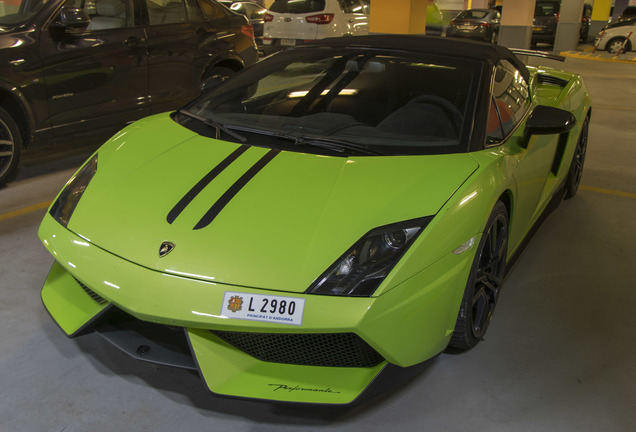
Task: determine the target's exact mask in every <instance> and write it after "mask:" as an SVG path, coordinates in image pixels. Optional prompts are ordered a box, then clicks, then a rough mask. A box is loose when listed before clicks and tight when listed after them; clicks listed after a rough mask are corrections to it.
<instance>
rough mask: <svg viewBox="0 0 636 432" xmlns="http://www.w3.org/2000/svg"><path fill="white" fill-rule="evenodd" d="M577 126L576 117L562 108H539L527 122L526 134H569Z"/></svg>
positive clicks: (542, 106) (543, 106) (540, 106)
mask: <svg viewBox="0 0 636 432" xmlns="http://www.w3.org/2000/svg"><path fill="white" fill-rule="evenodd" d="M575 125H576V117H574V115H573V114H572V113H571V112H569V111H565V110H562V109H560V108H554V107H549V106H545V105H539V106H537V107H536V108H535V109H534V110H533V111H532V113H531V114H530V117H528V120H527V121H526V130H525V133H526V135H527V136H530V135H553V134H562V133H566V132H569V131H570V130H572V128H573V127H574V126H575Z"/></svg>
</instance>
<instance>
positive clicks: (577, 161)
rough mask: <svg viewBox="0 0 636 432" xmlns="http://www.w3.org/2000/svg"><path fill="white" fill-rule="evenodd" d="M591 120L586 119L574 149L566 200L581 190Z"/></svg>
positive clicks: (566, 184) (566, 183) (567, 180)
mask: <svg viewBox="0 0 636 432" xmlns="http://www.w3.org/2000/svg"><path fill="white" fill-rule="evenodd" d="M588 126H589V118H586V119H585V121H584V122H583V127H582V128H581V134H580V135H579V140H578V141H577V143H576V148H575V149H574V156H573V157H572V163H571V164H570V171H569V172H568V177H567V179H565V196H564V199H570V198H572V197H573V196H574V195H576V192H577V191H578V190H579V184H580V183H581V176H582V175H583V165H584V164H585V153H586V152H587V134H588Z"/></svg>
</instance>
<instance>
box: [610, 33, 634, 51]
mask: <svg viewBox="0 0 636 432" xmlns="http://www.w3.org/2000/svg"><path fill="white" fill-rule="evenodd" d="M623 43H625V38H623V37H618V38H614V39H612V40H611V41H609V42H607V45H605V49H606V50H607V52H609V53H611V54H618V51H619V50H620V49H621V47H622V46H623ZM630 49H631V46H630V43H629V42H627V45H625V50H624V51H623V52H624V53H626V52H627V51H629V50H630Z"/></svg>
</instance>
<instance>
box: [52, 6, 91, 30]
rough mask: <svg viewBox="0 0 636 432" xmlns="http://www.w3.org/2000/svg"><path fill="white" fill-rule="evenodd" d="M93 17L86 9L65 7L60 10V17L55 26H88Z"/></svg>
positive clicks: (75, 27)
mask: <svg viewBox="0 0 636 432" xmlns="http://www.w3.org/2000/svg"><path fill="white" fill-rule="evenodd" d="M90 23H91V18H90V17H89V16H88V13H87V12H86V11H85V10H84V9H80V8H76V7H68V6H67V7H64V8H62V10H61V11H60V17H59V19H57V20H56V21H55V22H54V23H53V26H54V27H58V28H68V29H77V28H83V27H88V25H89V24H90Z"/></svg>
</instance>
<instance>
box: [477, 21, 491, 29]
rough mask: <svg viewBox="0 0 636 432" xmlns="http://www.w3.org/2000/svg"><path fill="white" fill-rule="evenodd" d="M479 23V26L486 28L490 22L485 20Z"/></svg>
mask: <svg viewBox="0 0 636 432" xmlns="http://www.w3.org/2000/svg"><path fill="white" fill-rule="evenodd" d="M479 25H480V26H481V27H486V28H488V27H490V23H486V22H483V23H479Z"/></svg>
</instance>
